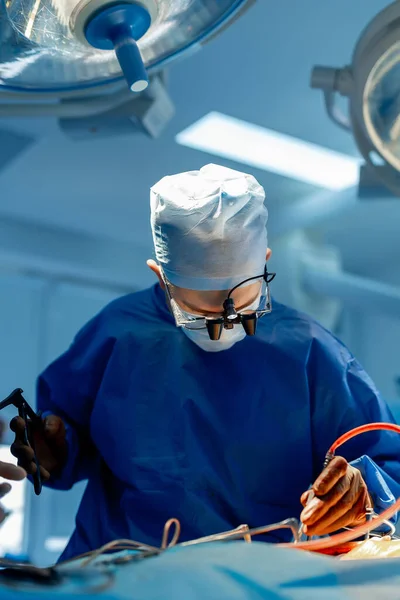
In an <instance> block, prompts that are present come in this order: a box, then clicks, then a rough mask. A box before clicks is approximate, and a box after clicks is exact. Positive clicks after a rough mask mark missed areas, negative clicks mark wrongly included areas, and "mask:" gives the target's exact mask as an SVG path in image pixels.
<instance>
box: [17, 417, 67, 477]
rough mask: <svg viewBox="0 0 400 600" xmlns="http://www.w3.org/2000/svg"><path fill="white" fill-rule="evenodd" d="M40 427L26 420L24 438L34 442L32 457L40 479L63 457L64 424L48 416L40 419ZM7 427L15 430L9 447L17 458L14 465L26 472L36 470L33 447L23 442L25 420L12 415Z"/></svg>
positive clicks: (59, 465) (61, 463)
mask: <svg viewBox="0 0 400 600" xmlns="http://www.w3.org/2000/svg"><path fill="white" fill-rule="evenodd" d="M42 423H43V427H40V426H39V427H38V426H37V425H33V423H32V422H31V421H29V422H28V439H29V442H30V443H31V441H32V439H33V441H34V444H35V452H36V458H37V460H38V462H39V466H40V474H41V477H42V481H47V480H48V479H50V476H51V474H54V473H56V472H57V471H59V470H61V469H62V467H63V466H64V464H65V462H66V459H67V442H66V438H65V425H64V422H63V420H62V419H61V418H60V417H57V416H56V415H49V416H48V417H46V418H45V419H43V420H42ZM10 428H11V430H12V431H14V433H15V440H14V442H13V444H12V446H11V453H12V454H13V455H14V456H16V457H17V458H18V465H19V466H20V467H22V468H24V469H25V471H26V472H27V473H28V475H33V474H34V473H35V472H36V464H35V462H34V460H33V456H34V453H33V449H32V448H30V447H29V446H27V445H26V444H25V443H24V428H25V421H24V420H23V419H22V418H21V417H15V418H14V419H13V420H12V421H11V423H10Z"/></svg>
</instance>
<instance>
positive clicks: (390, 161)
mask: <svg viewBox="0 0 400 600" xmlns="http://www.w3.org/2000/svg"><path fill="white" fill-rule="evenodd" d="M311 87H313V88H316V89H321V90H322V91H323V92H324V96H325V106H326V109H327V112H328V115H329V117H330V118H331V119H332V120H333V121H334V122H335V123H336V124H337V125H339V126H341V127H343V128H345V129H347V130H349V131H352V132H353V135H354V138H355V141H356V143H357V146H358V148H359V150H360V152H361V154H362V156H363V157H364V159H365V161H366V163H367V165H368V169H369V170H371V169H373V172H374V174H375V177H376V179H377V180H378V181H380V182H381V183H382V184H383V185H384V186H386V187H387V188H388V189H389V190H390V191H391V192H392V193H394V194H396V195H398V196H400V174H399V172H400V2H398V1H396V2H394V3H393V4H390V5H389V6H388V7H387V8H386V9H384V10H383V11H382V12H381V13H379V14H378V15H377V16H376V17H375V18H374V19H373V21H371V23H370V24H369V25H368V26H367V27H366V28H365V29H364V31H363V32H362V34H361V36H360V39H359V41H358V43H357V45H356V48H355V50H354V53H353V58H352V62H351V65H350V66H347V67H344V68H342V69H335V68H330V67H321V66H317V67H314V69H313V72H312V77H311ZM337 94H341V95H342V96H345V97H347V98H348V99H349V114H348V116H347V115H344V114H342V113H341V112H340V111H339V110H338V107H337V102H336V99H337V98H336V95H337Z"/></svg>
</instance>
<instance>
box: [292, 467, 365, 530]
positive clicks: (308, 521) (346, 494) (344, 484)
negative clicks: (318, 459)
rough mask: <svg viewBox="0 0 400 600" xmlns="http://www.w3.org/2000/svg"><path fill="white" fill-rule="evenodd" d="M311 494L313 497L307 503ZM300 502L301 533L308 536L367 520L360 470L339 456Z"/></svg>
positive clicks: (363, 482)
mask: <svg viewBox="0 0 400 600" xmlns="http://www.w3.org/2000/svg"><path fill="white" fill-rule="evenodd" d="M312 493H313V494H314V496H315V497H314V498H312V499H311V500H310V502H309V503H308V504H307V502H308V500H309V498H310V495H312ZM301 503H302V505H303V506H304V507H305V508H304V510H303V512H302V513H301V515H300V519H301V521H302V523H303V532H304V533H305V534H306V535H307V536H309V537H311V536H313V535H318V536H321V535H327V534H328V533H332V532H333V531H337V530H338V529H342V528H343V527H356V526H357V525H361V524H362V523H364V522H365V520H366V508H368V507H371V506H372V502H371V499H370V497H369V494H368V489H367V486H366V484H365V481H364V479H363V478H362V476H361V473H360V471H359V470H358V469H356V468H354V467H352V466H351V465H349V463H348V462H347V461H346V460H345V459H344V458H342V457H340V456H336V457H335V458H334V459H333V460H332V461H331V462H330V464H329V465H328V466H327V467H326V469H324V470H323V471H322V473H321V475H320V476H319V477H318V479H317V480H316V481H315V483H314V485H313V486H312V488H311V489H310V490H308V491H307V492H305V493H304V494H303V495H302V497H301Z"/></svg>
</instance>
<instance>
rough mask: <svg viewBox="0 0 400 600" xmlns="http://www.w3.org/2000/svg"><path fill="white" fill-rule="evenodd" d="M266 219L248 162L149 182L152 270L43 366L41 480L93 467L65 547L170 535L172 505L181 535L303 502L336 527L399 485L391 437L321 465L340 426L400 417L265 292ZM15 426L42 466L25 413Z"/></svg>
mask: <svg viewBox="0 0 400 600" xmlns="http://www.w3.org/2000/svg"><path fill="white" fill-rule="evenodd" d="M267 217H268V213H267V209H266V206H265V194H264V190H263V188H262V187H261V186H260V185H259V183H258V182H257V181H256V180H255V179H254V177H252V176H251V175H247V174H244V173H240V172H237V171H234V170H230V169H227V168H224V167H220V166H217V165H212V164H211V165H207V166H205V167H203V168H202V169H200V170H199V171H192V172H188V173H181V174H179V175H173V176H170V177H164V178H163V179H162V180H161V181H159V182H158V183H157V184H156V185H155V186H154V187H153V188H152V189H151V227H152V233H153V239H154V248H155V259H156V260H150V261H149V262H148V266H149V267H150V269H151V270H152V271H153V272H154V274H155V277H156V284H155V285H154V287H152V288H151V289H146V290H144V291H140V292H138V293H134V294H129V295H127V296H124V297H122V298H119V299H118V300H116V301H114V302H112V303H111V304H109V305H108V306H106V307H105V308H104V309H103V310H102V311H101V312H100V313H99V314H98V315H96V316H95V317H94V318H93V319H92V320H91V321H89V323H88V324H87V325H86V326H85V327H83V329H82V330H81V331H80V332H79V333H78V334H77V336H76V338H75V339H74V341H73V343H72V345H71V346H70V348H69V349H67V351H66V352H65V353H64V354H63V355H62V356H60V358H58V359H57V360H56V361H55V362H54V363H53V364H51V365H50V366H49V367H48V368H47V369H46V370H45V371H44V373H42V375H40V377H39V380H38V386H37V404H38V408H39V409H40V410H42V411H44V412H43V424H44V427H43V428H42V430H41V431H38V430H36V431H31V432H30V435H31V436H34V437H35V443H36V448H37V454H38V458H39V462H40V465H41V467H40V468H41V472H42V477H43V478H44V479H45V480H47V485H49V486H51V487H53V488H55V489H60V490H68V489H70V488H71V487H72V486H73V485H74V484H75V483H76V482H78V481H80V480H84V479H87V480H88V484H87V487H86V491H85V493H84V496H83V499H82V502H81V505H80V507H79V510H78V514H77V517H76V529H75V531H74V533H73V535H72V538H71V540H70V541H69V544H68V546H67V548H66V550H65V552H64V554H63V556H62V558H63V559H67V558H70V557H73V556H76V555H78V554H81V553H83V552H86V551H89V550H92V549H94V548H97V547H99V546H101V545H102V544H105V543H107V542H109V541H110V540H115V539H117V538H130V539H134V540H138V541H140V542H147V543H149V544H152V545H155V546H159V545H160V541H161V536H162V531H163V527H164V524H165V522H166V521H167V520H168V519H169V518H171V517H177V518H178V519H179V520H180V522H181V525H182V535H181V540H189V539H193V538H198V537H200V536H204V535H207V534H213V533H217V532H222V531H226V530H229V529H231V528H234V527H237V526H238V525H240V524H241V523H247V524H249V525H250V526H251V527H253V526H260V525H264V524H269V523H275V522H278V521H281V520H283V519H286V518H288V517H300V516H301V518H302V521H303V524H304V532H305V533H306V534H307V535H308V536H312V535H324V534H327V533H330V532H333V531H336V530H338V529H340V528H343V527H346V526H347V527H351V526H354V525H357V524H360V523H363V522H364V521H365V518H366V511H367V509H369V508H371V507H372V508H373V510H374V511H375V512H376V513H379V512H381V511H382V510H384V509H385V508H387V507H389V506H390V505H391V504H393V503H394V501H395V498H397V497H399V496H400V436H397V435H396V434H395V433H391V432H382V433H380V432H374V433H369V434H365V435H363V436H360V437H358V438H357V439H354V440H353V441H352V442H349V443H348V444H346V445H345V446H344V447H343V456H342V457H337V458H336V459H335V460H334V461H332V463H331V464H330V466H329V467H328V469H326V470H325V471H323V472H322V473H321V471H322V469H323V462H324V457H325V453H326V451H327V449H328V448H329V446H330V445H331V443H332V442H333V441H334V440H335V439H336V438H338V437H339V436H340V435H342V434H343V433H344V432H346V431H348V430H349V429H352V428H353V427H356V426H358V425H362V424H364V423H368V422H371V421H393V418H392V415H391V413H390V411H389V409H388V407H387V406H386V404H385V403H384V401H383V400H382V399H381V398H380V396H379V394H378V392H377V390H376V388H375V386H374V384H373V383H372V381H371V380H370V378H369V377H368V375H367V374H366V373H365V372H364V371H363V369H362V368H361V367H360V365H359V364H358V363H357V361H356V360H355V358H354V357H353V356H352V355H351V354H350V352H349V351H348V350H347V348H346V347H345V346H344V345H343V344H342V343H341V342H340V341H338V340H337V339H336V338H335V337H334V336H333V335H332V334H331V333H329V332H328V331H326V330H325V329H324V328H322V327H321V326H320V325H319V324H318V323H316V322H315V321H313V320H312V319H311V318H309V317H307V316H306V315H304V314H299V313H298V312H296V311H295V310H293V309H291V308H288V307H286V306H283V305H281V304H279V303H278V302H273V301H271V299H270V285H271V287H272V286H273V282H272V279H273V277H274V274H273V273H271V272H270V269H269V267H268V266H267V265H268V262H267V261H268V259H269V257H270V255H271V251H270V250H269V249H268V241H267ZM277 276H279V277H285V273H279V274H278V275H277ZM12 429H13V430H14V432H15V434H16V437H15V442H14V444H13V446H12V451H13V453H14V455H15V456H17V457H18V459H19V464H20V465H21V466H22V467H24V468H25V469H26V471H27V472H28V473H30V474H32V473H34V471H35V464H34V463H33V461H32V450H31V449H30V448H28V447H26V446H24V444H23V437H22V430H23V421H21V419H20V418H19V417H17V418H16V419H15V420H13V422H12ZM311 485H313V487H312V488H310V486H311ZM268 539H269V541H284V540H287V539H288V538H287V532H286V531H285V530H282V531H279V532H276V533H273V534H271V535H270V536H269V538H268Z"/></svg>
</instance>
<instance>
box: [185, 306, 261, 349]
mask: <svg viewBox="0 0 400 600" xmlns="http://www.w3.org/2000/svg"><path fill="white" fill-rule="evenodd" d="M260 297H261V295H260V296H259V297H258V298H257V299H256V300H255V301H254V302H253V303H252V304H251V305H250V306H248V307H246V310H257V308H258V306H259V304H260ZM196 316H198V315H193V317H196ZM182 331H183V332H184V334H185V335H186V336H187V337H188V338H189V339H190V340H191V341H192V342H193V343H194V344H196V346H198V347H199V348H201V349H202V350H204V351H205V352H222V350H229V348H232V346H234V345H235V344H237V343H238V342H241V341H242V340H244V338H245V337H246V332H245V330H244V329H243V327H242V326H241V325H235V327H234V328H233V329H223V331H222V334H221V337H220V338H219V340H210V336H209V334H208V331H207V329H187V328H186V327H182Z"/></svg>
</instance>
